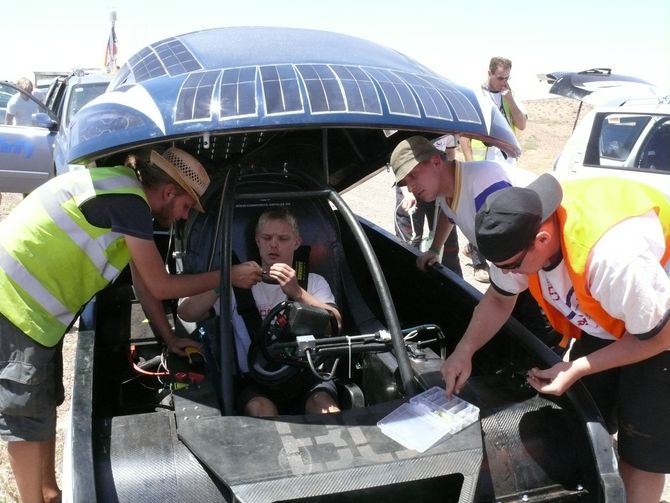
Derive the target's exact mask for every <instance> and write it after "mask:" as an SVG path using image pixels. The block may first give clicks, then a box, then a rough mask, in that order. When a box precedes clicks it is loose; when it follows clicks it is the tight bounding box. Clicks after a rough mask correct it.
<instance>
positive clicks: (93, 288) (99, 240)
mask: <svg viewBox="0 0 670 503" xmlns="http://www.w3.org/2000/svg"><path fill="white" fill-rule="evenodd" d="M147 154H148V155H147V156H146V158H140V157H139V156H133V157H132V159H129V162H128V163H127V164H128V165H127V166H114V167H109V168H107V167H96V168H91V169H82V170H77V171H72V172H70V173H66V174H63V175H60V176H57V177H55V178H52V179H51V180H49V181H48V182H47V183H45V184H44V185H42V186H41V187H38V188H37V189H36V190H34V191H33V192H32V193H31V194H30V195H29V196H28V197H26V198H25V199H24V200H23V201H21V203H19V205H18V206H17V207H16V208H15V209H14V210H13V211H12V212H11V213H10V214H9V215H8V216H7V217H6V218H5V219H3V220H2V222H0V438H2V439H3V440H4V441H6V442H7V451H8V453H9V459H10V463H11V466H12V471H13V473H14V478H15V480H16V484H17V486H18V490H19V494H20V496H21V501H24V502H32V501H60V490H59V488H58V484H57V482H56V474H55V438H56V407H57V406H58V405H59V404H60V403H62V401H63V398H64V390H63V382H62V370H63V366H62V351H61V350H62V340H63V336H64V335H65V333H66V332H67V331H68V329H69V327H71V326H72V324H73V323H74V321H75V320H76V318H77V317H78V315H79V312H80V311H81V309H82V307H83V306H84V305H85V304H86V303H87V302H88V301H89V300H90V299H92V298H93V297H94V296H95V295H96V294H97V293H98V292H99V291H101V290H102V289H104V288H105V287H106V286H107V285H109V284H110V283H112V282H113V281H114V280H115V279H116V278H117V277H118V276H119V274H121V272H122V271H123V270H124V269H125V267H126V266H128V265H129V266H130V271H131V273H132V277H133V286H134V288H135V292H136V293H137V296H138V299H139V300H140V302H141V304H142V308H143V309H144V312H145V314H146V316H147V318H148V319H149V321H150V323H151V326H152V328H153V329H154V331H155V332H156V333H157V335H158V336H160V337H161V338H162V339H163V341H164V342H165V344H166V345H167V346H168V348H169V349H170V351H172V352H175V353H178V354H184V351H183V350H184V348H185V347H188V346H197V345H198V344H197V343H196V342H194V341H192V340H191V339H186V338H184V339H182V338H178V337H176V336H175V334H174V332H173V330H172V328H171V326H170V324H169V322H168V319H167V318H166V316H165V311H164V308H163V305H162V303H161V299H175V298H179V297H184V296H188V295H194V294H197V293H201V292H204V291H206V290H210V289H212V288H214V287H217V286H218V285H219V282H220V273H219V271H212V272H208V273H203V274H193V275H187V274H184V275H179V276H176V275H171V274H169V273H168V272H167V271H166V268H165V264H164V262H163V259H162V258H161V255H160V252H159V251H158V248H157V247H156V243H155V241H154V233H153V221H154V220H155V221H156V222H158V223H160V224H161V225H165V226H168V225H171V224H172V223H174V222H176V221H177V220H182V219H186V218H187V216H188V214H189V212H190V210H191V209H192V208H196V209H198V210H199V211H202V206H201V204H200V197H201V196H202V195H203V193H204V192H205V190H206V189H207V187H208V185H209V177H208V175H207V173H206V171H205V169H204V168H203V166H202V165H201V164H200V162H198V160H197V159H195V157H193V156H191V155H190V154H188V153H187V152H185V151H183V150H180V149H177V148H174V147H172V148H168V149H167V150H165V151H164V152H162V153H159V152H156V151H151V152H150V153H147ZM236 267H237V268H238V269H237V272H236V273H235V274H234V276H235V277H234V278H233V283H234V284H235V283H237V285H236V286H244V285H247V286H246V288H250V287H251V285H252V284H254V283H256V282H258V281H260V279H261V268H260V266H259V265H258V264H249V263H246V264H240V265H239V266H236Z"/></svg>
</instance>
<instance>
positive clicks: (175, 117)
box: [69, 27, 521, 188]
mask: <svg viewBox="0 0 670 503" xmlns="http://www.w3.org/2000/svg"><path fill="white" fill-rule="evenodd" d="M296 129H303V130H304V129H309V130H318V131H320V132H324V131H327V130H333V129H338V130H340V132H339V136H341V135H348V136H349V137H350V138H352V140H351V141H352V142H354V143H357V145H356V150H357V151H358V158H357V161H356V163H355V164H356V165H355V166H350V167H349V170H350V172H349V174H348V176H339V177H334V178H333V180H331V181H334V182H336V184H339V186H340V188H343V185H342V184H343V183H344V180H346V181H347V183H349V182H351V181H352V180H353V179H354V178H355V179H361V178H363V177H365V176H367V175H368V174H370V173H372V172H374V171H375V170H378V169H379V168H380V167H381V165H382V163H383V162H385V160H384V159H386V160H387V159H388V155H389V153H390V149H392V147H393V146H394V145H395V144H396V143H397V142H398V141H400V140H401V139H402V137H403V134H404V135H405V137H406V136H407V135H408V134H410V132H411V133H413V134H416V133H421V134H426V135H427V136H433V137H435V136H439V135H440V134H446V133H462V134H464V135H467V136H470V137H473V138H479V139H482V140H483V141H485V142H487V143H489V144H492V145H496V146H498V147H500V148H501V149H502V150H504V151H506V152H507V153H508V155H511V156H514V157H516V156H518V155H520V153H521V150H520V148H519V145H518V143H517V140H516V138H515V136H514V134H513V132H512V131H511V129H510V128H509V126H508V125H507V122H506V121H505V118H504V117H503V116H502V115H501V114H500V112H499V110H498V109H497V108H496V107H495V106H493V104H492V103H490V100H489V102H487V101H485V100H482V99H481V98H480V97H479V93H476V92H474V91H473V90H472V89H469V88H467V87H464V86H461V85H458V84H456V83H454V82H452V81H451V80H449V79H447V78H445V77H443V76H441V75H438V74H436V73H435V72H433V71H431V70H430V69H428V68H426V67H425V66H423V65H422V64H420V63H418V62H416V61H414V60H412V59H410V58H408V57H406V56H404V55H402V54H400V53H399V52H397V51H395V50H392V49H389V48H386V47H383V46H380V45H377V44H374V43H371V42H368V41H365V40H362V39H359V38H355V37H351V36H347V35H341V34H336V33H330V32H321V31H315V30H305V29H288V28H267V27H237V28H217V29H210V30H203V31H198V32H193V33H189V34H185V35H180V36H176V37H171V38H167V39H165V40H162V41H160V42H157V43H154V44H151V45H149V46H147V47H145V48H144V49H142V50H141V51H139V52H138V53H137V54H135V55H134V56H132V57H131V58H129V60H128V62H127V63H126V64H125V65H124V66H123V67H122V68H121V69H120V70H119V72H118V74H117V75H116V77H115V78H114V80H113V81H112V83H111V84H110V87H109V90H108V92H107V93H105V94H104V95H102V96H100V97H99V98H97V99H95V100H94V101H92V102H91V103H90V104H88V105H87V106H86V107H84V108H83V109H82V110H81V111H80V113H79V115H78V117H77V121H76V123H75V124H73V126H72V135H71V145H70V149H69V152H70V160H71V162H80V163H84V162H90V161H95V160H99V159H100V158H102V157H104V156H107V155H110V154H113V153H118V152H123V151H127V150H128V149H129V148H131V147H136V146H142V145H151V144H154V143H158V142H164V141H166V140H177V139H181V140H184V139H187V138H195V137H200V139H201V140H200V144H199V146H198V150H199V151H202V152H201V153H202V154H205V157H209V158H210V159H211V160H212V161H219V160H225V161H226V163H230V162H231V161H232V162H234V161H236V160H239V158H240V156H241V155H243V154H244V152H245V147H246V151H248V150H249V148H250V146H251V145H259V144H262V143H263V142H264V141H266V139H267V138H268V133H272V132H275V133H276V132H278V131H289V130H290V131H295V130H296ZM357 130H358V132H356V131H357ZM360 130H365V131H367V132H369V134H367V133H366V134H363V133H361V131H360ZM398 132H399V134H396V135H395V136H393V135H394V133H398ZM233 136H234V137H235V138H232V137H233ZM389 137H393V138H394V139H391V140H389V139H388V138H389ZM231 138H232V139H231ZM310 141H311V140H310ZM314 141H315V142H318V145H319V148H322V149H323V150H324V152H327V150H328V148H329V140H328V139H327V138H325V136H320V137H319V138H318V139H317V138H316V137H314ZM326 157H327V154H326ZM354 171H355V172H356V175H355V176H352V175H353V172H354Z"/></svg>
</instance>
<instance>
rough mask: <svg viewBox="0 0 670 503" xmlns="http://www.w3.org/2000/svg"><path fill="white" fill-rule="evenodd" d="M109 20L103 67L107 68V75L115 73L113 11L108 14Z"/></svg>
mask: <svg viewBox="0 0 670 503" xmlns="http://www.w3.org/2000/svg"><path fill="white" fill-rule="evenodd" d="M109 20H110V22H111V23H112V27H111V30H110V33H109V39H108V40H107V54H106V58H105V63H106V64H105V66H106V67H107V73H113V72H115V71H116V67H117V65H116V11H115V10H113V11H111V12H110V13H109Z"/></svg>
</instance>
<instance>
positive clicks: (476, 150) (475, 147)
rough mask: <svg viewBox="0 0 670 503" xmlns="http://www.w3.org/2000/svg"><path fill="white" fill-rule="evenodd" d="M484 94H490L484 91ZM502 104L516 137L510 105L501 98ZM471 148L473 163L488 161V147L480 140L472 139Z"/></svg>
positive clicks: (504, 113)
mask: <svg viewBox="0 0 670 503" xmlns="http://www.w3.org/2000/svg"><path fill="white" fill-rule="evenodd" d="M484 92H487V93H488V92H490V91H487V90H486V89H484ZM500 99H501V103H502V112H503V115H504V116H505V119H507V123H508V124H509V126H510V127H511V128H512V132H513V133H514V136H516V131H517V129H516V126H515V125H514V119H512V110H511V109H510V107H509V104H508V103H507V102H506V101H505V100H504V99H503V98H502V96H501V97H500ZM470 148H471V149H472V160H473V161H484V160H486V154H487V150H488V147H487V146H486V145H484V143H482V142H481V141H479V140H475V139H472V140H471V141H470Z"/></svg>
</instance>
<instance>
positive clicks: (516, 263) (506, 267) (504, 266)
mask: <svg viewBox="0 0 670 503" xmlns="http://www.w3.org/2000/svg"><path fill="white" fill-rule="evenodd" d="M528 249H529V248H526V249H525V250H524V251H523V253H522V254H521V256H520V257H519V258H518V259H516V260H515V261H514V262H510V263H509V264H494V265H495V266H496V267H497V268H498V269H504V270H505V271H513V270H515V269H518V268H519V267H521V264H523V260H524V259H525V258H526V254H527V253H528Z"/></svg>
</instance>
